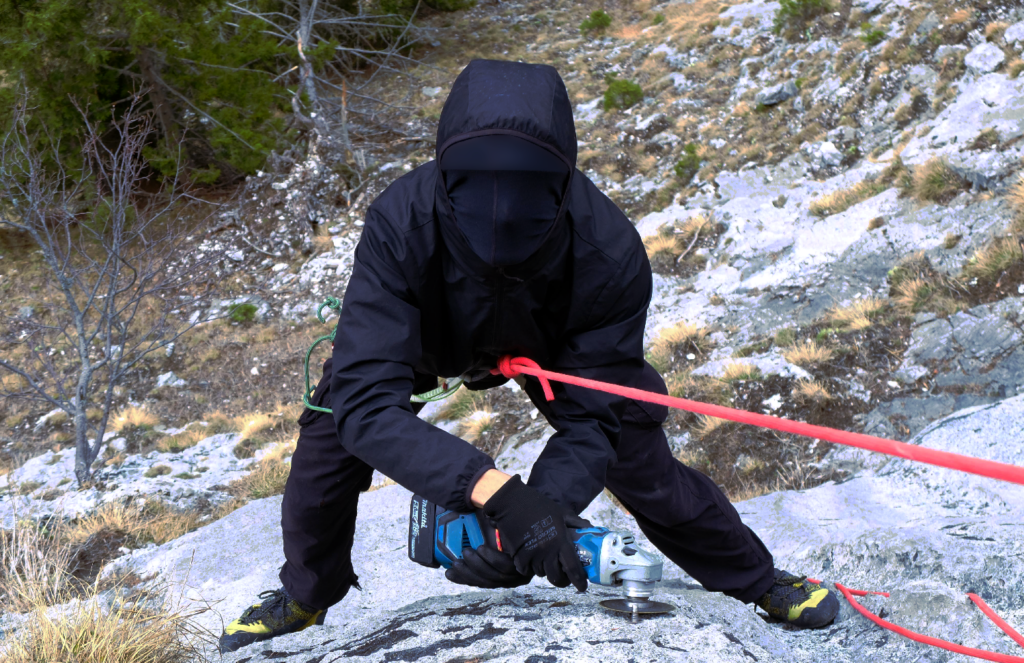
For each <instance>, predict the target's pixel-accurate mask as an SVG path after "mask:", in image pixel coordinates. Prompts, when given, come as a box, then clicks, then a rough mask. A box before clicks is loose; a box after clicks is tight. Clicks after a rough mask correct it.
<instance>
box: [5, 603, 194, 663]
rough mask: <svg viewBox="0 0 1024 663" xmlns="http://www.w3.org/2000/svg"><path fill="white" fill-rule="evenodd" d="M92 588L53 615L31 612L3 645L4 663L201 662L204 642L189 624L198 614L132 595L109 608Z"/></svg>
mask: <svg viewBox="0 0 1024 663" xmlns="http://www.w3.org/2000/svg"><path fill="white" fill-rule="evenodd" d="M99 591H100V590H99V587H98V586H97V587H96V588H95V589H94V590H93V591H92V592H91V594H92V595H91V596H87V597H86V598H85V599H84V600H81V601H76V602H74V603H71V605H70V607H69V608H67V609H65V610H61V611H58V612H57V613H55V614H51V612H49V611H47V610H46V604H38V605H36V606H35V608H34V611H33V613H34V614H33V615H32V617H31V618H30V619H29V621H28V622H27V623H26V624H25V625H24V626H23V627H22V628H21V629H20V630H19V633H18V635H16V636H15V637H13V638H11V639H10V640H9V645H8V647H7V648H6V651H5V657H4V660H6V661H8V663H44V662H46V663H49V662H52V661H67V662H71V661H73V662H74V663H185V662H186V661H193V660H201V658H200V657H201V654H200V651H201V645H200V643H201V642H202V641H203V640H208V639H209V636H208V635H207V634H205V633H204V632H203V631H201V630H200V629H199V628H198V627H196V626H195V625H194V623H193V619H194V618H195V617H196V616H197V615H198V614H199V613H200V612H203V611H204V609H200V610H194V611H186V610H181V609H178V608H177V607H176V606H174V605H172V603H171V602H170V600H169V599H167V598H164V599H160V598H158V597H157V596H156V594H157V592H154V591H152V590H150V591H145V592H141V591H136V592H133V593H131V594H129V595H128V596H127V597H125V598H121V599H119V600H116V601H114V602H112V603H110V604H108V603H107V601H104V600H102V598H101V597H100V596H99V595H98V594H99Z"/></svg>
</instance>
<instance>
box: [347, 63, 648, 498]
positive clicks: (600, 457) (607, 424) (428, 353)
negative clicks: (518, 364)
mask: <svg viewBox="0 0 1024 663" xmlns="http://www.w3.org/2000/svg"><path fill="white" fill-rule="evenodd" d="M493 136H506V137H512V138H515V139H517V140H521V141H525V142H526V143H529V144H530V146H531V147H534V148H535V147H540V148H542V149H543V150H545V151H546V152H547V153H550V154H551V155H554V156H555V157H557V161H560V162H561V163H564V164H565V170H564V171H563V172H562V173H557V172H552V175H551V176H552V177H556V178H561V179H560V180H559V184H558V186H559V187H562V186H564V187H565V190H564V193H562V194H561V195H558V192H556V193H555V194H554V195H555V197H554V201H555V202H554V204H553V205H550V203H551V200H552V199H551V198H550V196H549V197H548V198H547V199H543V200H540V201H539V202H536V203H535V204H533V205H532V207H531V209H532V210H534V211H535V210H536V209H542V208H544V205H550V206H551V209H553V210H554V214H555V217H554V218H552V219H551V223H550V224H549V226H542V225H541V226H537V227H534V228H533V230H532V231H531V232H528V233H524V234H523V239H522V240H521V241H519V240H517V239H516V233H515V232H512V233H509V232H507V230H508V229H507V228H506V229H505V232H503V231H501V230H500V229H499V228H498V226H499V225H500V223H504V222H507V221H509V219H508V218H504V217H501V214H499V213H498V211H497V210H498V206H499V204H505V203H509V201H508V200H499V198H501V195H502V194H501V193H500V191H498V190H497V189H495V190H494V191H491V192H490V193H488V192H486V191H481V192H480V193H479V195H477V193H476V192H474V191H473V190H470V191H469V193H470V194H471V195H469V196H468V199H469V200H470V203H471V204H469V206H468V207H456V208H455V209H454V211H453V205H452V200H451V199H450V197H449V195H448V190H447V189H446V184H445V176H447V178H448V180H449V184H450V185H451V186H452V187H457V186H462V187H463V188H462V189H453V197H454V198H457V199H458V200H467V197H466V196H465V195H463V194H465V193H466V190H465V186H466V184H467V182H468V183H469V186H473V183H474V182H482V181H489V180H487V179H486V178H487V177H489V175H487V174H486V173H484V174H483V175H473V174H470V177H469V179H468V180H466V181H463V182H461V184H457V183H455V182H454V179H453V178H454V177H455V176H456V175H457V171H456V170H447V166H446V171H445V173H444V174H442V171H441V170H440V168H439V166H438V163H439V162H440V163H445V162H446V158H445V156H446V151H447V150H448V149H449V148H451V147H452V146H453V145H458V144H459V143H463V142H465V141H468V140H470V139H474V138H479V137H493ZM478 142H480V143H486V142H487V141H478ZM460 149H461V148H460ZM436 156H437V159H436V160H435V161H431V162H429V163H427V164H425V165H423V166H420V167H419V168H416V169H415V170H413V171H412V172H410V173H408V174H407V175H405V176H403V177H401V178H400V179H398V180H397V181H395V182H394V183H392V184H391V186H389V187H388V188H387V189H386V190H385V191H384V192H383V193H382V194H381V195H380V196H379V197H378V198H377V199H376V200H375V201H374V202H373V204H372V205H371V206H370V208H369V211H368V212H367V216H366V224H365V227H364V229H363V235H362V238H361V239H360V241H359V245H358V246H357V248H356V253H355V264H354V268H353V272H352V277H351V279H350V281H349V284H348V288H347V290H346V292H345V297H344V305H343V307H342V311H341V317H340V320H339V323H338V332H337V336H336V338H335V345H334V355H333V370H334V373H333V378H332V381H331V403H332V409H333V412H334V418H335V421H336V422H337V426H338V436H339V439H340V440H341V444H342V445H344V446H345V448H346V449H348V450H349V451H350V452H351V453H352V454H353V455H355V456H357V457H358V458H360V459H362V460H364V461H365V462H366V463H368V464H369V465H371V466H372V467H374V468H376V469H378V470H380V471H381V472H382V473H384V474H386V475H387V476H389V477H391V478H392V479H394V480H395V481H397V482H398V483H399V484H401V485H403V486H405V487H406V488H408V489H409V490H412V491H414V492H417V493H419V494H421V495H423V496H425V497H427V498H428V499H430V500H432V501H434V502H436V503H438V504H442V505H444V506H446V507H447V508H450V509H454V510H458V511H466V510H468V509H470V508H471V507H470V502H469V491H470V489H471V487H472V486H473V484H474V483H475V482H476V480H477V479H478V478H479V477H480V476H481V475H482V474H483V473H484V472H485V471H487V470H488V469H489V468H491V467H493V462H492V461H491V459H490V458H489V457H488V456H487V455H486V454H484V453H483V452H481V451H479V450H478V449H476V448H475V447H473V446H472V445H470V444H468V443H466V442H464V441H462V440H460V439H459V438H457V437H455V436H453V435H450V434H449V433H446V432H444V431H443V430H441V429H439V428H436V427H434V426H432V425H430V424H428V423H427V422H425V421H423V420H421V419H419V418H417V417H416V415H414V414H413V411H412V407H411V405H410V402H409V397H410V395H411V394H413V393H419V392H422V391H425V390H426V389H430V388H433V386H435V382H436V379H435V377H434V376H444V377H454V376H459V375H464V374H470V375H475V376H479V375H483V374H484V371H486V370H488V369H491V368H494V367H495V365H496V362H497V359H498V358H499V357H501V356H502V355H505V354H511V355H514V356H524V357H529V358H530V359H533V360H535V361H537V362H539V363H540V365H541V366H543V367H545V368H549V369H552V370H556V371H562V372H566V373H571V374H574V375H579V376H583V377H589V378H595V379H599V380H607V381H610V382H615V383H618V384H623V385H627V386H637V384H638V383H639V382H640V380H641V376H642V375H643V374H644V370H645V368H644V367H645V364H644V360H643V332H644V323H645V320H646V315H647V306H648V303H649V301H650V297H651V268H650V264H649V262H648V260H647V255H646V253H645V251H644V247H643V243H642V242H641V240H640V237H639V235H638V234H637V232H636V230H635V228H634V227H633V225H632V224H631V223H630V222H629V220H628V219H627V218H626V217H625V215H624V214H623V213H622V212H621V211H620V210H619V209H618V208H617V207H616V206H615V204H614V203H612V201H611V200H609V199H608V198H607V197H606V196H605V195H604V194H602V193H601V192H600V191H598V190H597V188H596V187H595V186H594V184H593V183H592V182H590V180H588V179H587V178H586V177H585V176H584V175H583V174H582V173H580V172H579V171H576V170H575V163H576V132H575V127H574V124H573V118H572V110H571V107H570V104H569V99H568V96H567V94H566V90H565V86H564V84H563V83H562V80H561V78H560V77H559V76H558V73H557V72H556V71H555V69H553V68H552V67H548V66H544V65H528V64H520V63H513V62H496V61H488V60H474V61H473V62H471V63H470V64H469V65H468V66H467V67H466V69H465V70H463V72H462V73H461V74H460V75H459V76H458V78H457V79H456V81H455V84H454V86H453V87H452V91H451V93H450V95H449V97H448V100H447V102H446V103H445V106H444V109H443V111H442V113H441V119H440V123H439V126H438V130H437V154H436ZM456 166H458V164H456ZM550 170H552V171H556V170H557V169H550ZM481 177H482V178H483V179H480V178H481ZM474 178H476V179H474ZM521 183H522V181H520V184H521ZM549 183H550V181H549ZM481 186H483V185H481ZM487 186H489V185H487ZM547 190H548V191H549V193H550V187H547ZM456 191H458V195H455V193H456ZM496 191H498V192H497V193H495V192H496ZM481 196H483V198H481ZM487 196H492V197H495V206H494V210H495V212H494V214H493V215H489V216H491V218H489V219H485V220H484V221H481V223H483V222H486V223H492V222H493V226H494V229H495V230H494V233H495V236H494V239H493V241H491V240H488V236H487V234H486V233H484V234H483V235H482V237H483V239H481V236H480V235H479V233H477V236H476V237H475V238H473V239H472V241H471V239H470V237H469V236H470V235H473V233H474V232H476V231H477V230H479V228H471V229H469V232H468V233H467V232H463V230H460V223H461V224H463V227H465V224H466V223H471V222H472V219H471V218H470V214H469V212H464V211H463V210H470V211H472V210H473V209H477V208H480V207H481V205H480V200H486V199H487ZM512 202H514V201H512ZM459 204H462V203H459ZM474 205H475V206H476V207H474ZM506 216H507V215H506ZM512 216H513V217H514V216H515V214H514V210H513V214H512ZM456 217H458V221H457V220H456ZM499 217H501V218H499ZM538 228H540V230H538ZM488 241H491V244H487V242H488ZM522 242H526V243H528V244H529V247H528V249H526V250H525V251H526V252H527V253H529V251H533V252H532V254H529V255H528V257H526V258H525V260H522V261H521V262H517V263H516V264H504V263H506V262H508V260H519V259H520V258H521V257H522V256H521V255H520V254H522V253H523V252H524V250H523V246H524V245H523V244H522ZM484 244H487V246H489V247H491V249H493V248H494V247H498V252H499V254H501V255H504V256H506V259H504V260H502V259H496V258H495V255H497V254H495V253H494V252H493V251H491V249H488V250H482V249H481V248H480V247H481V246H482V245H484ZM481 254H484V255H483V256H481ZM510 255H511V256H513V257H512V258H507V256H510ZM647 370H648V371H649V370H650V369H647ZM502 382H504V378H498V379H493V378H489V379H483V380H480V381H477V382H476V383H475V384H472V385H471V386H472V387H477V388H486V387H489V386H496V385H497V384H500V383H502ZM553 387H554V393H555V396H556V399H555V401H553V402H552V403H550V404H549V407H550V409H547V408H546V411H547V413H548V415H549V420H550V422H551V424H552V425H553V427H554V428H555V429H556V431H557V432H556V433H555V434H554V435H553V436H552V437H551V439H550V440H549V441H548V443H547V446H546V448H545V449H544V451H543V453H542V454H541V456H540V458H539V459H538V461H537V462H536V464H535V465H534V468H533V471H532V473H531V476H530V481H529V483H530V484H531V485H532V486H534V487H535V488H537V489H539V490H540V491H541V492H543V493H545V494H546V495H548V496H549V497H551V498H553V499H554V500H556V501H558V502H560V503H562V504H566V505H568V506H570V507H571V508H572V509H573V510H574V511H576V512H577V513H578V512H580V511H581V510H582V509H583V508H585V507H586V505H587V504H589V503H590V501H591V500H592V499H593V498H594V497H595V496H596V495H597V494H598V493H599V492H600V491H601V490H602V488H603V487H604V479H605V472H606V470H607V468H608V466H609V465H610V464H611V463H613V462H614V460H615V447H616V445H617V443H618V437H619V430H620V420H621V418H622V416H623V413H624V410H625V408H626V401H625V399H622V398H618V397H614V396H608V395H605V394H602V393H599V392H595V391H590V390H585V389H581V388H577V387H572V386H566V385H561V384H557V383H553ZM526 390H527V393H528V394H529V395H530V397H531V398H532V399H533V400H534V402H539V401H543V400H544V397H543V394H542V393H541V390H540V387H539V384H538V383H537V381H536V380H534V379H533V378H528V382H527V387H526ZM662 418H663V417H662Z"/></svg>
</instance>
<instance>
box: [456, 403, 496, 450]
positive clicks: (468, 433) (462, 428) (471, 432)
mask: <svg viewBox="0 0 1024 663" xmlns="http://www.w3.org/2000/svg"><path fill="white" fill-rule="evenodd" d="M493 425H494V413H493V412H491V411H490V410H479V411H477V412H474V413H473V414H471V415H470V416H469V417H467V418H466V419H464V420H463V421H462V422H460V423H459V425H458V427H457V428H456V431H455V434H456V435H457V436H459V437H461V438H462V439H464V440H465V441H466V442H469V443H474V442H476V441H477V440H479V439H480V436H481V435H483V434H484V433H486V432H487V431H488V430H490V429H491V427H492V426H493Z"/></svg>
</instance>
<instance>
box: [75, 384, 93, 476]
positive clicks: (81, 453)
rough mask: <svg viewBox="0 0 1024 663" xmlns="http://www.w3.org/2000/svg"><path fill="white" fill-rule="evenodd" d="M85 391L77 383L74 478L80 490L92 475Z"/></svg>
mask: <svg viewBox="0 0 1024 663" xmlns="http://www.w3.org/2000/svg"><path fill="white" fill-rule="evenodd" d="M84 391H85V389H84V388H83V385H82V383H81V381H79V387H78V397H77V398H76V399H75V405H74V407H75V414H74V421H75V478H76V479H78V486H79V488H81V487H82V486H83V485H85V484H86V483H88V481H89V479H90V477H91V476H92V473H91V472H90V466H91V465H92V458H91V456H92V449H90V448H89V420H88V419H87V418H86V416H85V403H86V401H85V399H84V398H82V393H83V392H84Z"/></svg>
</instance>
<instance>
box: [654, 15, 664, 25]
mask: <svg viewBox="0 0 1024 663" xmlns="http://www.w3.org/2000/svg"><path fill="white" fill-rule="evenodd" d="M664 22H665V15H664V14H655V15H654V18H653V19H651V25H661V24H662V23H664Z"/></svg>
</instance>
